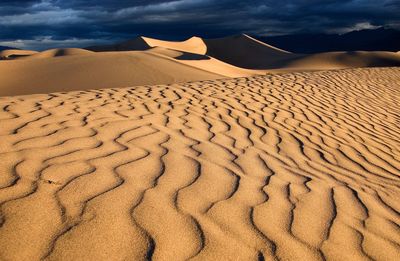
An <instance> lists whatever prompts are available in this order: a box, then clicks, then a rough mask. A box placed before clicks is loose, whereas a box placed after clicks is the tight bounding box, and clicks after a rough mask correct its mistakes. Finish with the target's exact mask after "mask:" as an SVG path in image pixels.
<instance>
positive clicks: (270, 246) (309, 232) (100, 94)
mask: <svg viewBox="0 0 400 261" xmlns="http://www.w3.org/2000/svg"><path fill="white" fill-rule="evenodd" d="M105 55H106V54H105ZM110 55H112V56H113V58H112V59H114V60H115V59H116V58H115V54H110ZM123 55H125V56H122V57H131V56H129V55H126V54H123ZM141 55H144V54H141ZM147 55H151V54H147ZM82 57H83V56H82ZM89 57H90V56H89ZM105 57H107V55H106V56H105ZM122 57H120V58H118V59H125V58H122ZM67 58H68V59H69V58H70V59H72V58H73V57H62V58H54V59H53V60H52V61H58V60H60V59H67ZM73 59H75V58H73ZM118 59H117V61H119V62H122V60H118ZM130 59H141V58H140V56H137V57H136V56H135V55H133V56H132V58H130ZM153 59H159V57H158V56H154V58H153ZM38 61H39V60H38ZM43 61H44V60H43ZM106 61H107V62H109V60H106ZM46 62H47V61H46ZM97 63H101V61H100V60H97V61H96V64H97ZM92 64H93V63H92ZM46 66H48V65H46ZM54 66H55V65H54V64H52V66H50V67H48V68H51V67H54ZM84 68H86V67H82V68H80V69H81V70H84ZM111 68H112V67H111ZM63 69H65V68H63ZM119 69H121V68H119ZM143 70H144V69H143ZM146 70H147V69H146ZM148 70H154V68H150V69H148ZM132 71H133V72H134V70H132ZM104 73H105V72H104ZM86 74H87V72H86ZM399 83H400V69H399V68H374V69H348V70H337V71H320V72H308V73H305V72H303V73H291V74H278V75H266V76H256V77H246V78H235V79H224V80H207V81H200V82H193V83H183V84H172V85H157V86H137V87H131V88H123V89H116V88H114V89H103V90H90V91H75V92H69V93H53V94H48V95H30V96H15V97H3V98H0V108H1V109H0V126H1V128H0V135H1V136H0V155H1V160H0V173H1V175H0V205H1V207H0V211H1V212H0V213H1V214H0V225H1V226H0V249H1V251H0V259H1V260H39V259H45V260H110V259H113V260H145V259H154V260H187V259H194V260H273V259H279V260H324V259H327V260H370V259H373V260H397V259H398V257H399V256H400V237H399V235H400V201H399V198H400V116H399V115H400V85H399Z"/></svg>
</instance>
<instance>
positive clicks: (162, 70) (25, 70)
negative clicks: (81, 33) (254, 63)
mask: <svg viewBox="0 0 400 261" xmlns="http://www.w3.org/2000/svg"><path fill="white" fill-rule="evenodd" d="M82 52H83V53H81V52H80V51H79V54H78V53H77V52H75V53H74V55H71V53H69V54H70V55H64V56H59V57H55V58H50V57H53V56H57V51H51V52H45V53H38V54H35V55H33V56H35V57H36V58H43V59H35V58H33V57H32V58H26V59H23V60H16V61H1V62H0V72H1V74H2V75H6V76H7V77H4V78H2V79H1V81H0V96H5V95H18V94H29V93H49V92H57V91H71V90H85V89H99V88H107V87H110V88H111V87H113V88H115V87H125V86H129V85H132V86H134V85H146V84H162V83H164V84H166V83H175V82H187V81H195V80H207V79H217V78H224V77H225V76H223V75H219V74H217V73H214V72H209V71H205V70H203V69H200V68H196V67H193V66H190V65H187V64H184V63H182V62H179V61H177V60H175V59H172V58H169V57H166V56H160V55H156V54H153V53H149V52H107V53H91V52H90V51H86V52H87V53H85V50H82ZM46 57H47V58H46ZM239 76H240V75H239Z"/></svg>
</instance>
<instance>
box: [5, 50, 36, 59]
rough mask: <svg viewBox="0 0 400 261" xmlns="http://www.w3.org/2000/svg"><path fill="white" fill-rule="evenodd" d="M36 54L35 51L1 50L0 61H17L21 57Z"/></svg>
mask: <svg viewBox="0 0 400 261" xmlns="http://www.w3.org/2000/svg"><path fill="white" fill-rule="evenodd" d="M37 53H38V52H36V51H30V50H13V49H9V50H3V51H0V60H8V59H18V58H22V57H27V56H31V55H33V54H37Z"/></svg>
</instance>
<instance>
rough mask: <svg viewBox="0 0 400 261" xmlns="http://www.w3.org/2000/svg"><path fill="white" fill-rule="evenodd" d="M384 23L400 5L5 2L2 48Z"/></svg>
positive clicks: (1, 4) (385, 1) (398, 17)
mask: <svg viewBox="0 0 400 261" xmlns="http://www.w3.org/2000/svg"><path fill="white" fill-rule="evenodd" d="M382 26H384V27H390V28H396V29H400V0H379V1H375V0H334V1H333V0H297V1H291V0H252V1H250V0H249V1H241V0H214V1H212V0H136V1H135V0H133V1H132V0H131V1H129V0H0V45H5V46H12V47H17V48H22V49H34V50H44V49H47V48H56V47H85V46H89V45H93V44H106V43H112V42H116V41H120V40H127V39H131V38H135V37H137V36H141V35H143V36H148V37H155V38H159V39H166V40H183V39H185V38H188V37H191V36H193V35H196V36H201V37H206V38H214V37H223V36H227V35H233V34H240V33H247V34H250V35H259V36H273V35H283V34H295V33H321V32H323V33H345V32H349V31H352V30H360V29H374V28H378V27H382Z"/></svg>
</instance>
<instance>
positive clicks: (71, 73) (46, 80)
mask: <svg viewBox="0 0 400 261" xmlns="http://www.w3.org/2000/svg"><path fill="white" fill-rule="evenodd" d="M1 59H3V61H0V74H1V75H6V76H5V77H3V78H2V79H1V81H0V96H6V95H21V94H34V93H49V92H57V91H73V90H87V89H100V88H119V87H126V86H137V85H153V84H171V83H178V82H187V81H199V80H210V79H222V78H227V77H228V78H229V77H248V76H255V75H264V74H267V73H285V72H292V71H296V72H301V71H315V70H330V69H344V68H359V67H387V66H400V56H399V55H398V54H397V53H394V52H332V53H320V54H313V55H304V54H293V53H289V52H287V51H285V50H281V49H279V48H276V47H274V46H271V45H268V44H266V43H263V42H260V41H258V40H256V39H254V38H252V37H250V36H248V35H238V36H232V37H226V38H220V39H202V38H199V37H192V38H190V39H188V40H186V41H182V42H173V41H162V40H157V39H152V38H148V37H138V38H135V39H133V40H129V41H125V42H122V43H119V44H113V45H106V46H92V47H88V48H86V49H79V48H65V49H51V50H47V51H43V52H39V53H38V52H34V51H26V50H6V51H2V52H0V60H1Z"/></svg>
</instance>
